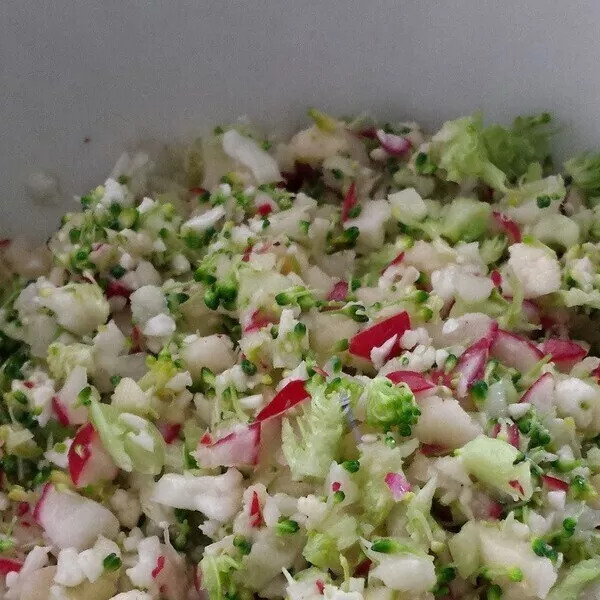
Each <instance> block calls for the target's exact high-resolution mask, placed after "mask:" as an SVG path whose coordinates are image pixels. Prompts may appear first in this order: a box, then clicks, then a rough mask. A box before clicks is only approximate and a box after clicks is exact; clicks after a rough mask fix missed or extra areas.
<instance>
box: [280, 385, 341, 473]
mask: <svg viewBox="0 0 600 600" xmlns="http://www.w3.org/2000/svg"><path fill="white" fill-rule="evenodd" d="M306 389H307V391H308V392H309V394H310V395H311V401H310V403H309V404H308V405H307V406H306V407H305V408H304V413H303V414H302V415H300V416H299V417H297V418H296V419H290V418H286V419H284V421H283V424H282V431H281V440H282V450H283V455H284V456H285V460H286V462H287V464H288V465H289V467H290V470H291V471H292V477H293V478H294V479H295V480H299V479H302V478H303V477H314V478H316V479H323V478H324V477H325V476H326V475H327V473H328V471H329V466H330V465H331V463H332V461H334V460H335V459H336V458H337V456H338V455H339V450H340V444H341V440H342V434H343V431H344V415H343V411H342V394H341V393H340V392H337V391H334V392H328V391H327V389H326V385H325V384H324V383H315V382H314V381H311V382H309V383H308V384H307V385H306Z"/></svg>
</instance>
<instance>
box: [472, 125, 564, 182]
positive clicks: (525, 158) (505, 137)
mask: <svg viewBox="0 0 600 600" xmlns="http://www.w3.org/2000/svg"><path fill="white" fill-rule="evenodd" d="M550 122H551V117H550V115H549V114H548V113H542V114H540V115H535V116H530V117H517V118H516V119H515V120H514V121H513V124H512V127H511V128H506V127H502V126H501V125H497V124H494V125H490V126H489V127H486V128H485V129H484V130H483V133H482V136H483V142H484V145H485V148H486V150H487V152H488V156H489V158H490V161H491V162H492V163H494V165H496V167H498V168H499V169H500V170H501V171H503V172H504V173H505V174H506V176H507V177H508V180H509V181H511V182H514V181H516V180H517V179H518V178H519V177H521V176H522V175H524V174H525V173H526V172H527V170H528V169H529V167H530V165H531V164H532V163H539V164H544V163H546V162H547V160H548V157H549V151H550V137H551V135H552V131H551V130H550V129H549V124H550Z"/></svg>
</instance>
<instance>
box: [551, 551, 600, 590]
mask: <svg viewBox="0 0 600 600" xmlns="http://www.w3.org/2000/svg"><path fill="white" fill-rule="evenodd" d="M599 577H600V558H590V559H589V560H584V561H582V562H580V563H577V564H576V565H574V566H573V567H571V568H570V569H569V570H568V571H567V574H566V575H565V577H564V578H563V579H562V581H560V582H559V583H558V584H557V585H556V586H555V587H554V588H553V590H552V591H551V592H550V595H549V596H548V599H547V600H578V599H579V597H580V594H581V592H582V591H583V589H584V588H585V587H586V586H587V585H588V584H590V583H591V582H593V581H595V580H596V579H598V578H599Z"/></svg>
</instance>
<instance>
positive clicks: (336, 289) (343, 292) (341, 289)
mask: <svg viewBox="0 0 600 600" xmlns="http://www.w3.org/2000/svg"><path fill="white" fill-rule="evenodd" d="M347 296H348V282H346V281H338V282H337V283H336V284H335V285H334V286H333V289H332V290H331V292H329V296H327V300H330V301H335V302H341V301H342V300H345V299H346V297H347Z"/></svg>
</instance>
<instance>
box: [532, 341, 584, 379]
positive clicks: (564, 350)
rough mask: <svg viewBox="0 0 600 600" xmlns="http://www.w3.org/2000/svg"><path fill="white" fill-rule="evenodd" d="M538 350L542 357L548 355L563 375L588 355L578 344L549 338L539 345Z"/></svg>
mask: <svg viewBox="0 0 600 600" xmlns="http://www.w3.org/2000/svg"><path fill="white" fill-rule="evenodd" d="M538 348H539V349H540V351H541V352H542V354H543V355H544V356H548V355H550V356H551V357H552V362H553V363H554V365H555V366H556V368H557V369H558V370H559V371H562V372H563V373H568V372H569V371H570V370H571V369H572V368H573V367H574V366H575V365H576V364H577V363H578V362H579V361H580V360H583V359H584V358H585V357H586V356H587V354H588V351H587V350H586V349H585V348H583V347H582V346H580V345H579V344H576V343H575V342H572V341H571V340H559V339H558V338H550V339H548V340H546V341H545V342H543V343H541V344H540V345H539V346H538Z"/></svg>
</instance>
